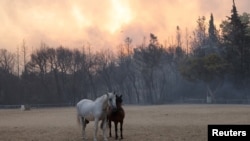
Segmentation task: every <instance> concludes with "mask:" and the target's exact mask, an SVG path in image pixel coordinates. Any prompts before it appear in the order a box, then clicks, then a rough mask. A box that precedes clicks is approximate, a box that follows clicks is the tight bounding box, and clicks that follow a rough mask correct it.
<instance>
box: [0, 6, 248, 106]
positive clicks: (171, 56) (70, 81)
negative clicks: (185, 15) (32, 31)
mask: <svg viewBox="0 0 250 141" xmlns="http://www.w3.org/2000/svg"><path fill="white" fill-rule="evenodd" d="M196 22H197V27H196V29H195V30H194V31H193V32H192V35H188V37H185V36H186V35H185V36H183V32H182V31H183V30H182V28H181V27H179V26H177V27H176V39H175V40H176V43H174V44H170V45H166V44H162V43H160V42H159V41H158V38H157V35H155V34H153V33H151V34H150V35H149V38H145V40H144V41H143V42H142V43H141V44H140V45H136V46H135V45H134V44H133V39H131V38H130V37H127V38H126V39H124V43H123V44H122V45H120V46H119V51H118V52H116V53H114V52H113V51H112V50H106V51H99V52H96V53H93V52H92V51H91V47H88V46H85V47H83V48H82V49H69V48H66V47H64V46H59V47H50V46H49V45H47V44H46V43H42V44H41V45H40V47H38V48H39V49H37V50H35V51H33V52H32V53H31V55H30V57H29V56H28V54H27V52H26V50H27V48H28V47H27V46H26V44H25V42H23V45H22V47H21V51H20V52H21V53H20V54H19V53H18V54H14V53H11V52H9V51H8V50H6V49H0V105H16V104H65V103H67V104H71V105H74V104H75V103H76V102H78V101H79V100H80V99H82V98H89V99H95V98H96V97H98V96H100V95H102V94H104V93H105V92H106V91H116V93H118V94H122V95H123V97H124V101H125V103H130V104H163V103H181V102H185V100H192V99H193V100H195V99H200V100H201V101H200V102H202V100H204V101H205V102H212V103H226V102H228V101H231V102H235V101H237V102H238V103H240V102H241V103H246V102H247V103H249V101H250V93H249V91H250V14H248V13H243V14H238V12H237V9H236V6H235V4H234V3H233V6H232V10H231V13H230V15H229V16H228V17H227V19H226V20H224V21H222V22H221V24H220V27H219V28H218V29H217V28H216V26H215V24H214V18H213V14H211V16H210V17H209V20H208V22H207V20H206V17H204V16H202V17H199V18H198V19H197V21H196ZM147 39H148V40H147ZM28 58H29V59H28ZM21 64H24V65H21ZM21 68H22V69H21ZM227 100H228V101H227ZM234 100H235V101H234ZM193 102H195V101H193Z"/></svg>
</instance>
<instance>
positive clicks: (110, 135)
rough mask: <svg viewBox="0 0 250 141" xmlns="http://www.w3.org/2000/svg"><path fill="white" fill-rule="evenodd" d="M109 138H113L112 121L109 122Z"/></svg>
mask: <svg viewBox="0 0 250 141" xmlns="http://www.w3.org/2000/svg"><path fill="white" fill-rule="evenodd" d="M109 137H112V134H111V120H109Z"/></svg>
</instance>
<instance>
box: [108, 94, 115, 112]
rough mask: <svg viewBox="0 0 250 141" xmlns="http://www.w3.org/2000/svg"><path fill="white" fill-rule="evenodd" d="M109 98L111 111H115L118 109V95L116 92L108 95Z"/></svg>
mask: <svg viewBox="0 0 250 141" xmlns="http://www.w3.org/2000/svg"><path fill="white" fill-rule="evenodd" d="M107 96H108V105H109V107H111V110H115V109H116V95H115V92H113V93H112V92H111V93H109V92H108V93H107Z"/></svg>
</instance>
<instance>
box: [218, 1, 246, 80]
mask: <svg viewBox="0 0 250 141" xmlns="http://www.w3.org/2000/svg"><path fill="white" fill-rule="evenodd" d="M231 13H232V14H231V16H230V17H228V23H229V25H228V26H227V28H228V29H227V30H224V31H227V32H224V33H223V34H224V35H223V37H224V44H225V46H226V48H225V57H226V60H228V62H229V63H231V66H232V69H231V74H232V76H233V81H234V82H236V83H237V84H240V85H242V84H243V81H244V78H245V77H246V73H247V72H246V71H247V70H246V68H248V63H247V59H246V57H247V56H248V55H250V54H249V53H248V51H247V39H248V37H247V34H246V33H247V25H246V24H245V23H243V22H242V21H241V19H240V16H239V15H238V12H237V8H236V6H235V2H234V0H233V7H232V10H231ZM242 80H243V81H242Z"/></svg>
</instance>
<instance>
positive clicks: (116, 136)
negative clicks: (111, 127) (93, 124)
mask: <svg viewBox="0 0 250 141" xmlns="http://www.w3.org/2000/svg"><path fill="white" fill-rule="evenodd" d="M117 124H118V122H117V121H115V139H118V135H117Z"/></svg>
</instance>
